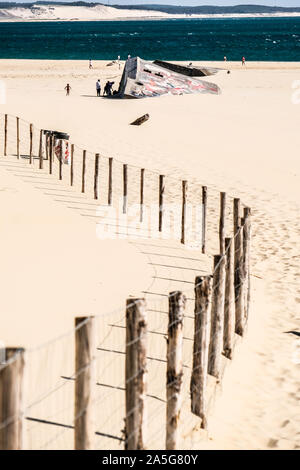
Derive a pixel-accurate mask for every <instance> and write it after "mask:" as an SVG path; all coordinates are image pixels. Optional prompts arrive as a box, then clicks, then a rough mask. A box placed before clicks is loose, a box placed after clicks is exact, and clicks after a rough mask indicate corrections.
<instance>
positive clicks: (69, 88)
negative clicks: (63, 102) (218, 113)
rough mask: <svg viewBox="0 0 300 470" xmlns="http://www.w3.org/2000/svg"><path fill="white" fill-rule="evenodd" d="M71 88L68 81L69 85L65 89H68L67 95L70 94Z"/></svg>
mask: <svg viewBox="0 0 300 470" xmlns="http://www.w3.org/2000/svg"><path fill="white" fill-rule="evenodd" d="M71 89H72V88H71V87H70V85H69V83H67V85H66V86H65V90H66V91H67V93H66V96H69V94H70V90H71Z"/></svg>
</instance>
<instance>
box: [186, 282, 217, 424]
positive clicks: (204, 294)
mask: <svg viewBox="0 0 300 470" xmlns="http://www.w3.org/2000/svg"><path fill="white" fill-rule="evenodd" d="M211 292H212V276H197V277H196V280H195V321H194V353H193V370H192V376H191V384H190V392H191V410H192V413H194V414H195V415H197V416H199V417H200V418H201V420H202V421H201V428H202V429H206V428H207V416H206V412H207V410H206V384H207V367H208V346H209V325H210V306H211Z"/></svg>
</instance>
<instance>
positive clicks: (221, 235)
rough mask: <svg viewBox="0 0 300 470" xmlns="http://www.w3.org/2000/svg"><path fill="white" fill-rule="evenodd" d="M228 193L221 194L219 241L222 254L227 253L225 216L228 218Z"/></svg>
mask: <svg viewBox="0 0 300 470" xmlns="http://www.w3.org/2000/svg"><path fill="white" fill-rule="evenodd" d="M225 211H226V193H220V222H219V239H220V254H221V255H223V254H224V253H225V216H226V213H225Z"/></svg>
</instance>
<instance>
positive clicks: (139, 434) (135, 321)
mask: <svg viewBox="0 0 300 470" xmlns="http://www.w3.org/2000/svg"><path fill="white" fill-rule="evenodd" d="M125 380H126V419H125V450H143V449H144V448H145V433H146V417H147V416H146V393H147V314H146V303H145V300H144V299H127V302H126V360H125Z"/></svg>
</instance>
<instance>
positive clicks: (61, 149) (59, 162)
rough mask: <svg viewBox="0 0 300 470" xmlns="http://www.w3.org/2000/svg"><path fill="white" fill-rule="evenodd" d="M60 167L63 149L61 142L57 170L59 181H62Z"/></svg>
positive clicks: (61, 165)
mask: <svg viewBox="0 0 300 470" xmlns="http://www.w3.org/2000/svg"><path fill="white" fill-rule="evenodd" d="M62 167H63V148H62V140H60V141H59V159H58V168H59V179H60V180H62Z"/></svg>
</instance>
